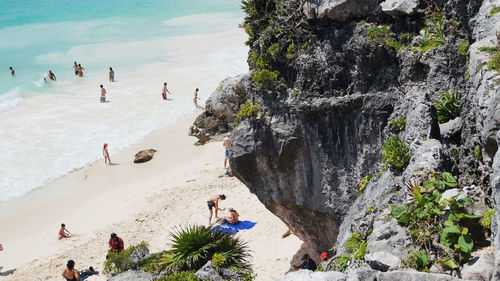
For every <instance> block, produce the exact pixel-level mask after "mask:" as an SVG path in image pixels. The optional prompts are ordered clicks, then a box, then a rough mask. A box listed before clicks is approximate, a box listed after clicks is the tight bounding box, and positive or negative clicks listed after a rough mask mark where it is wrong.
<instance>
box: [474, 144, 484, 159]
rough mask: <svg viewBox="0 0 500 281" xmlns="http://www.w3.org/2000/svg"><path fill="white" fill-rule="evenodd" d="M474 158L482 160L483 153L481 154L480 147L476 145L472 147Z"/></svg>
mask: <svg viewBox="0 0 500 281" xmlns="http://www.w3.org/2000/svg"><path fill="white" fill-rule="evenodd" d="M474 156H475V157H476V159H478V160H482V159H483V153H482V152H481V146H480V145H476V146H475V147H474Z"/></svg>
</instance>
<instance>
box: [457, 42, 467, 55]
mask: <svg viewBox="0 0 500 281" xmlns="http://www.w3.org/2000/svg"><path fill="white" fill-rule="evenodd" d="M467 49H469V40H464V41H462V42H461V43H460V44H459V45H458V50H457V52H458V53H459V54H460V55H462V56H466V55H467Z"/></svg>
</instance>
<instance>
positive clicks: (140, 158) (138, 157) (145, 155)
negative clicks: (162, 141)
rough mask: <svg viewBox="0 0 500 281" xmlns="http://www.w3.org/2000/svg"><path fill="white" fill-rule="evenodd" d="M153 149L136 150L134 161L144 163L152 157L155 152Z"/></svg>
mask: <svg viewBox="0 0 500 281" xmlns="http://www.w3.org/2000/svg"><path fill="white" fill-rule="evenodd" d="M155 152H156V150H155V149H145V150H141V151H139V152H137V153H136V154H135V158H134V163H144V162H148V161H149V160H151V159H153V155H154V154H155Z"/></svg>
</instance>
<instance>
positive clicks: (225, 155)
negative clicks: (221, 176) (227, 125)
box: [222, 133, 231, 169]
mask: <svg viewBox="0 0 500 281" xmlns="http://www.w3.org/2000/svg"><path fill="white" fill-rule="evenodd" d="M230 136H231V133H227V135H226V136H225V137H224V141H223V142H222V146H224V148H225V149H226V152H225V153H224V169H227V168H226V167H227V159H229V137H230Z"/></svg>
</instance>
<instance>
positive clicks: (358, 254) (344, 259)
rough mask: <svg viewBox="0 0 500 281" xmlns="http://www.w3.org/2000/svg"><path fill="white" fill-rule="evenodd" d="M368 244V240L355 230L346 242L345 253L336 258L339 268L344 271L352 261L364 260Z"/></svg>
mask: <svg viewBox="0 0 500 281" xmlns="http://www.w3.org/2000/svg"><path fill="white" fill-rule="evenodd" d="M367 245H368V243H367V242H366V240H363V238H361V234H359V233H358V232H353V233H352V234H351V236H350V237H349V238H348V239H347V241H346V243H345V246H344V249H345V253H343V254H342V255H340V256H339V257H337V258H335V265H336V266H337V267H338V268H339V270H341V271H344V270H345V269H346V268H347V267H348V266H349V264H350V263H351V262H352V261H360V260H363V259H364V258H365V254H366V247H367Z"/></svg>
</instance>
